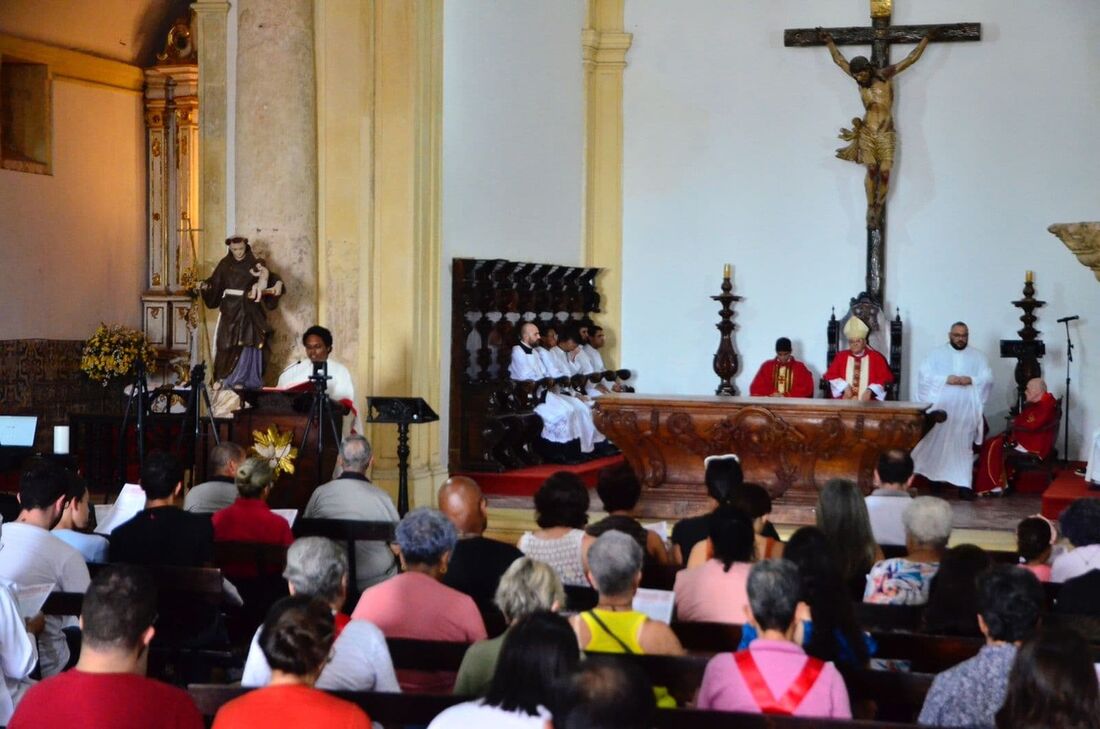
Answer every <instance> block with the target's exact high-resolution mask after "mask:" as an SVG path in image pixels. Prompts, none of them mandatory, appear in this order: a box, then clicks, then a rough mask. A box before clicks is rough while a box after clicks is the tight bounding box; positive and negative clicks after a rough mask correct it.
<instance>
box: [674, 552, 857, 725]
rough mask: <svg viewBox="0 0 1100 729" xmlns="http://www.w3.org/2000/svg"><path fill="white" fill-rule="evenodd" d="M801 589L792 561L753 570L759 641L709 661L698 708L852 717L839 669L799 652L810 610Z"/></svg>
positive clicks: (753, 616) (753, 619) (752, 604)
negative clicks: (802, 597) (803, 625)
mask: <svg viewBox="0 0 1100 729" xmlns="http://www.w3.org/2000/svg"><path fill="white" fill-rule="evenodd" d="M801 591H802V581H801V578H800V575H799V572H798V567H796V566H795V564H794V563H793V562H790V561H788V560H785V559H772V560H766V561H764V562H758V563H756V564H755V565H754V566H753V568H752V570H751V571H750V572H749V582H748V593H749V610H748V612H749V616H748V617H749V622H750V623H751V624H752V626H753V627H754V628H755V629H756V631H757V634H758V636H759V637H757V639H756V640H754V641H753V642H752V643H751V644H750V645H749V647H748V650H743V651H738V652H737V653H732V654H731V653H719V654H718V655H716V656H714V658H712V659H710V662H709V663H707V668H706V671H704V672H703V682H702V684H701V685H700V686H699V698H698V701H697V702H696V703H697V706H698V708H700V709H708V710H715V711H745V712H752V713H761V714H788V715H793V716H806V717H817V718H826V719H827V718H833V719H851V718H852V709H851V705H850V703H849V701H848V689H847V688H846V687H845V685H844V678H843V677H842V676H841V675H840V671H838V670H837V668H836V666H834V665H833V664H832V663H829V662H825V661H822V660H819V659H817V658H814V657H812V656H807V655H806V652H805V651H804V650H802V646H801V645H800V643H801V635H799V633H800V632H801V623H802V619H804V618H805V617H806V616H807V614H808V612H809V610H808V608H807V607H806V604H805V603H804V602H801V601H800V599H799V597H800V593H801Z"/></svg>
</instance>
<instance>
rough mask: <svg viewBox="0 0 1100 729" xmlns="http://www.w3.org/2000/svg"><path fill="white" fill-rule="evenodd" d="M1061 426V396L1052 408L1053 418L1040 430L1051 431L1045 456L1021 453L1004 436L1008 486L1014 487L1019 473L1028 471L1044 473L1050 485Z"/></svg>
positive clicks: (1052, 478)
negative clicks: (1049, 446) (1050, 439)
mask: <svg viewBox="0 0 1100 729" xmlns="http://www.w3.org/2000/svg"><path fill="white" fill-rule="evenodd" d="M1061 427H1062V398H1058V404H1057V405H1056V406H1055V409H1054V420H1053V421H1052V422H1051V423H1050V424H1049V425H1047V426H1046V427H1045V428H1043V429H1042V430H1040V431H1039V432H1042V433H1053V438H1052V442H1053V443H1054V445H1052V446H1051V448H1050V452H1049V453H1047V454H1046V455H1045V456H1041V455H1039V454H1036V453H1022V452H1020V451H1018V450H1016V449H1015V448H1013V447H1012V446H1010V445H1009V439H1008V438H1005V441H1004V442H1005V465H1006V466H1007V469H1008V473H1009V477H1008V485H1009V487H1010V488H1015V487H1016V482H1017V480H1019V478H1020V474H1022V473H1026V472H1028V471H1042V472H1043V473H1044V474H1046V479H1047V486H1050V484H1051V483H1053V481H1054V465H1055V464H1056V463H1057V462H1058V447H1057V442H1058V431H1059V430H1060V429H1061Z"/></svg>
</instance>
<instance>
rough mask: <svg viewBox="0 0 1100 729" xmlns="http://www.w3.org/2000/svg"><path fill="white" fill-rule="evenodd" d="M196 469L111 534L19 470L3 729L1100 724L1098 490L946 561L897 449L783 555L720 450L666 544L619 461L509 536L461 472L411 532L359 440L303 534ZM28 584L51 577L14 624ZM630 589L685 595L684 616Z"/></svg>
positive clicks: (7, 598) (754, 488)
mask: <svg viewBox="0 0 1100 729" xmlns="http://www.w3.org/2000/svg"><path fill="white" fill-rule="evenodd" d="M212 461H213V462H212V464H211V467H212V468H211V470H212V472H213V473H216V474H218V475H217V476H216V477H214V478H213V479H212V480H211V481H209V482H207V483H206V484H202V485H200V486H196V487H195V488H194V489H192V490H191V491H190V492H189V493H188V494H184V493H182V486H181V473H180V470H179V464H178V463H177V462H175V459H174V458H172V457H171V456H168V455H166V454H150V456H149V457H148V458H147V460H146V464H145V469H144V471H143V474H142V476H143V478H142V488H143V489H144V490H145V495H146V508H145V509H144V510H142V511H141V512H139V513H138V514H137V515H136V516H135V517H134V518H133V519H132V520H130V521H129V522H127V523H125V524H123V525H121V526H119V527H118V528H117V529H116V530H115V531H114V533H112V534H111V535H109V536H108V537H106V538H105V537H101V536H98V535H93V534H90V533H88V528H89V523H88V522H89V519H88V493H87V489H86V487H84V484H83V482H82V481H81V480H80V479H79V477H77V476H76V475H75V474H73V473H70V472H68V471H66V470H64V469H62V468H60V467H59V466H57V465H56V464H53V463H49V462H36V463H32V464H31V465H29V466H28V467H27V469H26V470H25V472H24V473H23V474H22V478H21V481H20V494H19V497H20V503H21V507H22V511H21V513H20V515H19V518H18V520H17V521H16V522H14V523H11V524H5V525H3V527H2V529H0V577H3V578H4V587H3V589H0V620H3V623H4V625H3V632H2V635H3V636H4V637H3V642H2V643H0V659H2V660H0V668H2V669H3V671H4V675H5V679H6V686H7V691H6V692H5V695H4V696H3V697H2V698H4V699H7V700H8V702H7V703H6V704H5V703H0V712H5V713H4V714H3V715H0V723H6V724H8V725H9V726H11V727H15V728H16V729H18V728H19V727H55V726H56V727H69V726H86V727H93V728H94V727H107V726H134V727H138V726H177V727H200V726H203V725H204V722H209V721H211V720H212V721H213V726H214V727H216V728H217V729H227V728H228V729H232V728H234V727H256V726H270V725H294V726H323V725H338V726H348V727H366V726H369V724H370V722H371V721H375V722H381V723H384V724H386V725H387V726H390V725H394V726H398V725H403V724H414V725H421V726H423V725H429V726H430V727H435V728H437V729H446V728H448V727H465V726H484V727H523V726H530V727H540V728H542V727H554V728H556V729H561V728H563V727H570V728H574V727H653V726H660V727H687V726H692V727H695V726H702V727H706V726H719V725H739V726H740V725H743V726H749V727H754V726H764V724H761V723H757V721H758V720H757V719H756V718H754V717H758V716H759V715H761V714H764V715H768V716H769V719H768V720H769V721H770V722H772V723H769V724H767V726H777V727H785V726H790V727H797V726H809V725H810V724H805V723H801V724H800V723H799V722H800V721H803V722H804V721H806V719H811V718H818V719H821V718H829V719H835V720H839V721H841V722H844V721H847V720H851V719H853V717H855V718H859V719H878V720H880V721H882V720H889V721H899V722H905V723H920V724H922V725H929V726H982V727H1002V728H1003V727H1039V726H1059V727H1097V726H1100V696H1098V687H1097V679H1096V673H1095V671H1094V667H1093V661H1094V660H1095V658H1094V657H1095V656H1096V655H1097V654H1100V649H1098V648H1097V647H1096V646H1095V645H1094V644H1093V643H1090V640H1091V641H1096V640H1097V639H1098V636H1097V635H1096V634H1095V633H1088V632H1084V633H1082V632H1079V631H1080V630H1082V629H1084V630H1087V628H1088V625H1089V624H1088V623H1087V622H1084V620H1085V619H1083V618H1082V617H1081V615H1086V616H1087V615H1089V614H1091V615H1093V616H1096V614H1097V613H1098V612H1100V611H1098V610H1097V608H1096V605H1097V604H1098V603H1097V601H1096V595H1097V587H1096V586H1097V580H1098V579H1100V571H1098V570H1097V569H1095V568H1093V564H1094V563H1095V562H1096V560H1095V559H1093V558H1092V557H1093V556H1094V555H1093V552H1094V551H1096V550H1100V502H1097V501H1093V500H1080V501H1077V502H1074V503H1073V504H1072V505H1071V506H1070V507H1069V508H1068V509H1066V511H1065V512H1064V513H1063V515H1062V516H1061V518H1060V521H1059V524H1058V525H1057V527H1056V525H1054V524H1052V523H1050V522H1048V521H1046V520H1044V519H1041V518H1038V517H1033V518H1029V519H1025V520H1024V521H1022V522H1021V523H1020V525H1019V527H1018V530H1017V536H1018V554H999V553H992V552H986V551H984V550H982V549H980V548H978V547H976V546H974V545H958V546H954V547H951V548H948V541H949V538H950V536H951V532H952V514H951V509H950V506H949V505H948V504H947V503H946V502H944V501H943V500H941V499H938V498H935V497H917V498H912V497H911V496H910V494H909V491H908V486H909V483H910V481H911V478H912V474H913V463H912V459H911V458H910V456H909V454H908V453H906V452H903V451H887V452H885V453H883V454H881V456H880V459H879V461H878V464H877V468H876V471H875V483H876V489H875V491H874V492H873V493H872V494H871V495H870V496H868V497H866V498H864V497H863V496H862V495H861V494H860V492H859V490H858V489H857V488H856V486H855V485H854V484H852V483H851V482H847V481H843V480H834V481H830V482H829V483H828V484H827V485H826V486H825V487H824V488H823V489H822V491H821V495H820V500H819V502H818V504H817V509H816V515H817V520H818V523H817V525H816V526H806V527H802V528H800V529H798V530H797V531H795V532H794V533H793V534H792V535H791V536H790V537H789V538H788V539H787V540H786V542H783V541H780V539H779V535H778V533H777V532H776V530H775V528H774V526H773V525H772V524H771V523H770V521H769V513H770V512H771V501H770V498H769V496H768V493H767V491H766V490H765V489H764V488H762V487H760V486H758V485H756V484H751V483H744V482H743V479H742V474H741V471H740V466H739V460H738V458H737V457H736V456H734V455H727V456H720V457H714V458H711V459H709V460H708V462H707V464H706V484H707V492H708V495H709V497H710V500H711V504H710V507H709V509H708V511H707V512H706V513H703V514H700V515H698V516H695V517H691V518H685V519H682V520H680V521H679V522H678V523H677V524H676V525H675V527H674V529H673V532H672V535H671V546H669V545H666V544H665V543H664V542H663V540H662V539H661V538H660V537H659V536H656V534H655V533H654V532H652V531H650V530H647V529H646V528H644V526H643V525H642V524H641V523H640V522H639V521H638V520H637V519H636V518H634V516H633V515H632V509H633V508H634V506H635V505H636V503H637V501H638V496H639V494H640V490H641V486H640V484H639V483H638V480H637V478H635V477H634V476H633V474H632V472H631V471H630V470H629V469H628V468H626V467H624V466H619V467H612V468H608V469H605V470H604V471H603V472H601V473H600V475H599V482H598V487H597V493H598V495H599V496H600V498H601V500H602V502H603V504H604V507H605V509H606V512H607V515H606V516H605V517H602V518H600V519H599V520H593V519H592V518H591V517H592V515H591V514H590V511H591V504H590V497H589V494H588V491H587V489H586V488H585V486H584V484H583V483H582V482H581V481H580V480H579V479H578V478H577V477H576V476H574V475H573V474H570V473H568V472H559V473H556V474H554V475H552V476H551V477H549V478H548V479H547V480H546V482H545V483H544V484H543V486H542V487H541V488H540V489H539V491H538V493H537V494H536V496H535V506H536V511H537V521H538V529H537V530H535V531H533V532H530V533H527V534H524V535H523V537H522V538H521V539H520V540H519V544H518V549H517V548H516V547H513V546H512V545H510V544H505V543H502V542H499V541H496V540H493V539H490V538H487V537H486V536H485V532H486V529H487V526H488V517H487V513H488V512H487V503H486V499H485V497H484V496H483V494H482V493H481V491H480V489H479V488H478V485H477V484H476V482H474V481H473V480H471V479H469V478H462V477H456V478H453V479H449V480H448V481H446V482H445V483H444V484H442V486H441V488H440V489H439V494H438V508H426V507H421V508H417V509H414V510H412V511H410V512H409V513H408V514H406V515H405V516H404V517H403V518H401V519H398V518H397V514H396V510H395V509H394V508H393V505H392V502H390V500H389V496H388V494H387V493H386V492H385V491H383V490H382V489H379V488H378V487H376V486H374V485H373V484H371V483H370V481H369V479H368V477H367V475H366V474H367V472H368V469H369V466H370V462H371V455H370V444H369V443H368V442H367V441H366V440H365V439H364V438H363V437H362V436H358V435H351V436H348V437H347V438H345V439H344V441H343V442H342V444H341V453H340V465H341V468H342V473H341V474H340V476H339V478H337V479H334V480H333V481H332V482H330V483H328V484H326V485H323V486H321V487H319V488H318V489H317V491H316V492H315V495H314V498H313V499H311V500H310V505H309V506H308V507H307V508H306V510H305V513H304V514H303V518H302V519H300V520H298V521H296V522H295V524H294V527H293V529H292V528H291V527H290V526H289V524H288V523H287V521H286V520H284V519H283V518H282V517H281V516H279V515H278V514H276V513H274V512H272V511H271V510H270V509H269V508H268V507H267V504H266V501H265V499H266V496H267V494H268V493H269V490H270V483H271V473H270V468H269V467H268V466H267V464H266V462H263V461H259V460H258V459H255V458H247V457H245V454H244V452H243V451H240V450H239V449H235V448H234V447H233V446H229V445H227V446H225V447H224V448H221V449H220V450H216V451H215V453H214V455H213V457H212ZM231 483H232V484H233V485H234V488H235V489H236V492H237V495H236V497H235V498H232V499H230V496H231V494H230V491H229V486H230V484H231ZM590 521H592V522H593V523H589V522H590ZM352 523H357V524H359V525H361V530H360V531H358V532H352V531H347V529H348V527H347V525H348V524H352ZM303 524H304V525H305V526H304V527H303V526H301V525H303ZM326 524H327V525H328V526H327V527H326ZM365 525H374V526H375V527H377V528H376V529H375V531H373V532H368V531H366V526H365ZM337 527H339V528H343V529H344V530H345V531H343V532H341V531H339V530H338V528H337ZM326 529H328V531H326ZM70 532H71V533H73V534H76V535H81V536H82V537H85V538H82V539H73V534H69V533H70ZM318 533H323V534H327V535H328V536H327V537H326V536H322V535H318ZM341 534H342V535H344V537H342V536H340V535H341ZM348 534H351V535H352V537H353V538H350V539H347V538H345V537H346V536H347V535H348ZM364 535H365V538H362V539H356V538H354V537H358V536H364ZM96 540H102V541H103V542H105V544H100V543H97V542H96ZM387 542H388V543H389V544H387ZM74 544H75V545H77V546H73V545H74ZM245 545H251V546H252V547H253V548H254V549H253V552H252V553H249V552H247V551H245V550H243V549H240V547H243V546H245ZM229 547H236V548H237V549H228V548H229ZM272 552H276V553H281V555H282V556H281V560H273V559H272V558H271V553H272ZM249 554H252V555H253V556H252V558H251V559H250V558H249ZM1006 562H1007V563H1006ZM201 576H212V577H213V579H214V580H216V581H215V582H213V585H212V587H211V586H210V585H209V584H207V586H206V587H204V588H202V589H200V588H199V587H197V585H198V578H199V577H201ZM208 582H209V580H208ZM1044 583H1045V584H1044ZM40 584H51V585H53V586H54V587H53V593H52V594H51V595H50V596H49V598H48V599H47V600H46V603H45V605H43V606H42V608H41V611H38V610H36V611H35V612H36V614H33V615H21V614H20V604H21V603H20V601H19V600H18V599H17V596H20V595H21V593H22V590H23V588H25V587H27V586H30V585H40ZM643 587H644V588H650V589H652V588H656V589H662V590H669V591H671V592H672V594H673V595H674V605H675V608H674V610H675V612H674V616H673V618H672V620H671V622H666V621H665V620H662V619H657V618H656V617H654V616H652V615H650V614H647V612H646V611H643V610H642V609H641V607H642V605H641V604H640V603H639V602H637V601H636V597H637V595H638V592H639V590H640V589H641V588H643ZM78 616H79V621H78V620H77V617H78ZM1083 648H1085V649H1083ZM173 684H174V685H173ZM332 692H341V693H340V694H339V695H334V694H333V693H332ZM730 712H733V714H732V715H731V714H730ZM784 716H787V717H790V718H788V719H784V718H782V717H784ZM784 722H787V723H784ZM839 725H843V724H838V726H839ZM871 725H872V726H874V725H876V724H871Z"/></svg>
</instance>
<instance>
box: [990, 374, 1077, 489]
mask: <svg viewBox="0 0 1100 729" xmlns="http://www.w3.org/2000/svg"><path fill="white" fill-rule="evenodd" d="M1057 419H1058V401H1057V400H1055V399H1054V396H1053V395H1051V394H1050V393H1049V392H1047V383H1045V382H1043V380H1042V378H1039V377H1033V378H1032V379H1030V380H1028V383H1027V388H1026V389H1025V390H1024V407H1023V409H1021V410H1020V412H1019V414H1017V415H1016V417H1014V418H1013V419H1012V425H1011V426H1009V429H1008V430H1006V431H1005V432H1004V433H1001V434H1000V435H995V436H993V437H992V438H989V439H987V440H986V442H985V443H983V444H982V455H981V462H980V463H979V467H978V482H977V483H976V484H974V491H975V492H976V493H977V494H979V495H985V494H1003V493H1004V490H1005V488H1006V486H1007V485H1008V481H1009V479H1010V478H1011V477H1012V473H1010V471H1011V468H1010V467H1009V465H1008V456H1009V455H1011V453H1012V452H1013V451H1016V452H1017V453H1029V454H1031V455H1033V456H1038V457H1039V458H1046V457H1047V456H1048V455H1050V451H1051V449H1052V448H1054V440H1055V438H1057V437H1058V431H1057V429H1056V428H1052V427H1051V426H1052V425H1054V422H1055V420H1057Z"/></svg>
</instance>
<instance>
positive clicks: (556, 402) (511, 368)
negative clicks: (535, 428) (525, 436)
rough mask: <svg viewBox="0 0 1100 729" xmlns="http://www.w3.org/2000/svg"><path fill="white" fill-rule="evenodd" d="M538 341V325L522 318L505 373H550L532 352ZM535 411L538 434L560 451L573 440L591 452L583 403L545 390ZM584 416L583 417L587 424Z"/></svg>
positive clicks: (527, 376) (528, 376) (531, 376)
mask: <svg viewBox="0 0 1100 729" xmlns="http://www.w3.org/2000/svg"><path fill="white" fill-rule="evenodd" d="M538 345H539V328H538V326H537V325H536V324H535V323H534V322H529V321H528V322H524V323H523V324H522V325H520V329H519V344H517V345H516V346H514V347H512V361H511V362H510V363H509V364H508V375H509V376H510V377H511V378H512V379H513V380H518V381H524V380H541V379H544V378H547V377H550V373H549V372H547V370H546V367H545V366H543V363H542V360H541V359H539V355H538V353H537V352H536V350H537V349H538ZM578 405H580V407H577V406H578ZM535 412H536V413H537V414H538V416H539V417H540V418H542V437H543V438H544V439H545V440H547V441H549V442H550V443H551V444H557V445H558V446H561V450H562V453H564V452H565V451H566V450H567V449H568V444H569V443H570V442H571V441H573V440H577V441H578V442H579V444H580V450H581V452H582V453H591V452H592V434H593V433H594V431H595V428H594V427H593V426H592V414H591V412H589V411H588V408H586V407H585V406H584V404H583V403H580V402H579V401H577V400H576V399H574V398H569V397H564V396H562V395H558V394H556V393H553V392H547V393H546V399H545V400H544V401H543V402H541V403H539V404H538V405H536V406H535ZM584 418H587V427H585V423H584Z"/></svg>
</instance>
